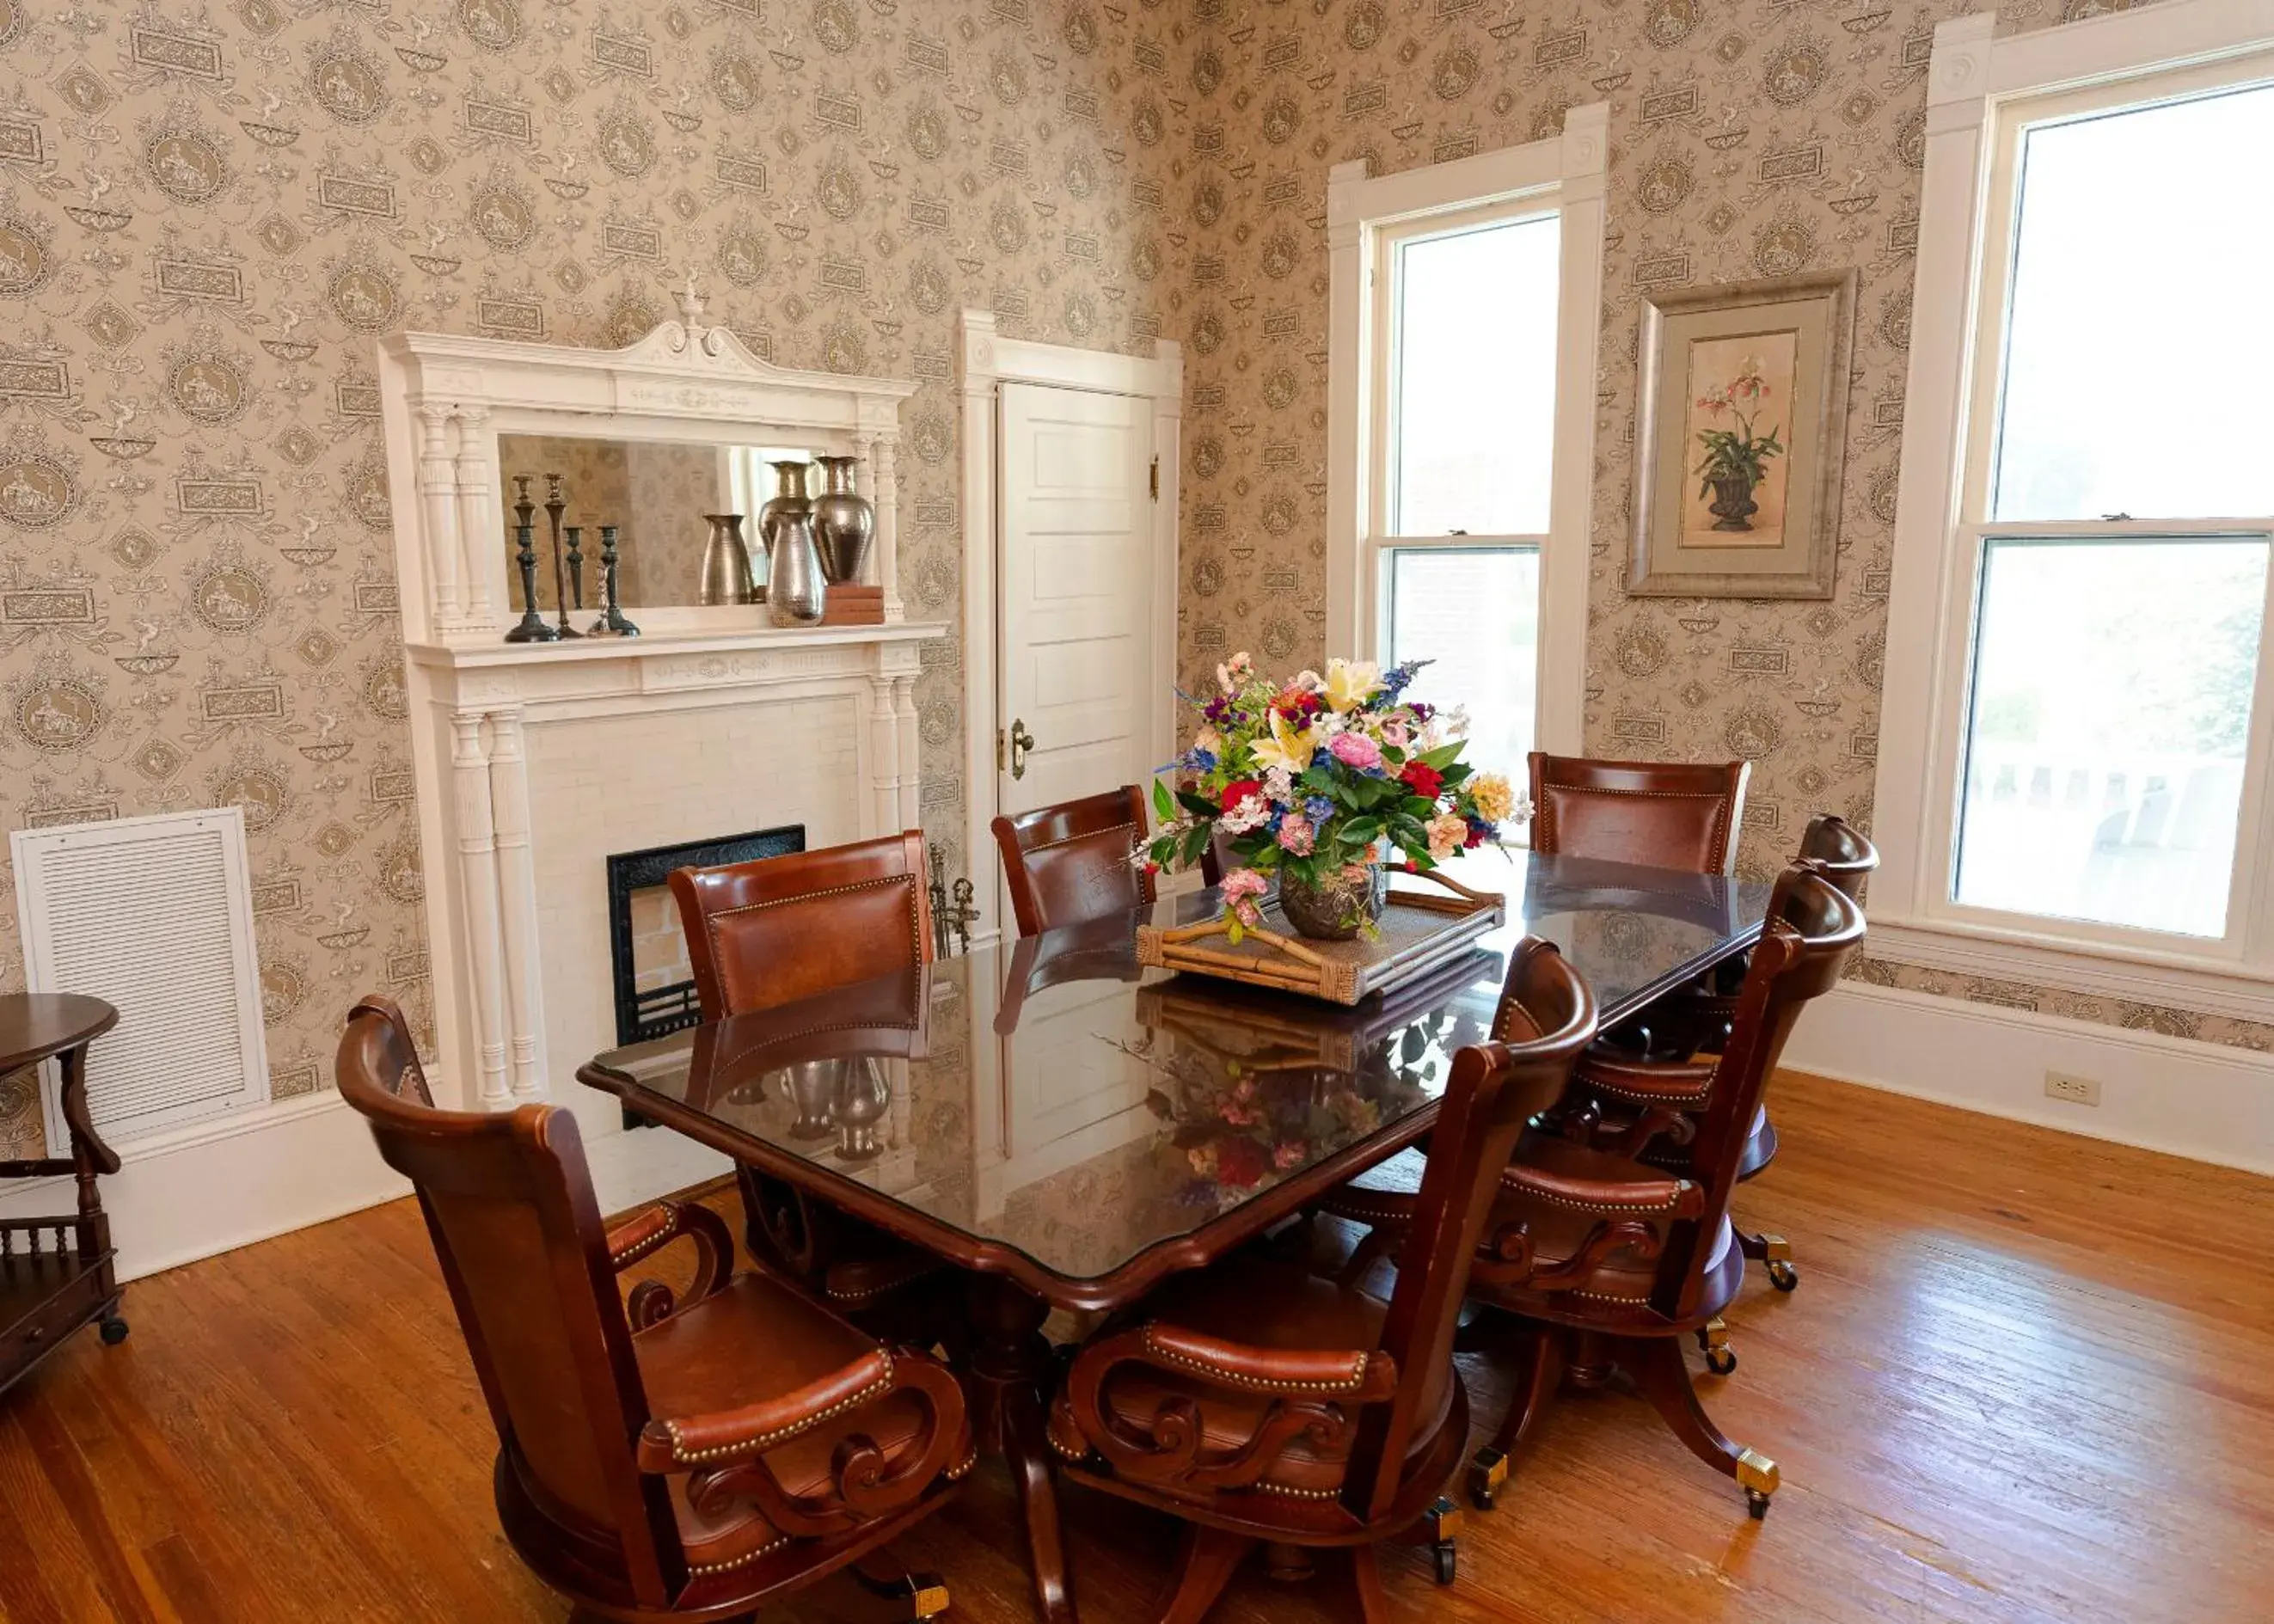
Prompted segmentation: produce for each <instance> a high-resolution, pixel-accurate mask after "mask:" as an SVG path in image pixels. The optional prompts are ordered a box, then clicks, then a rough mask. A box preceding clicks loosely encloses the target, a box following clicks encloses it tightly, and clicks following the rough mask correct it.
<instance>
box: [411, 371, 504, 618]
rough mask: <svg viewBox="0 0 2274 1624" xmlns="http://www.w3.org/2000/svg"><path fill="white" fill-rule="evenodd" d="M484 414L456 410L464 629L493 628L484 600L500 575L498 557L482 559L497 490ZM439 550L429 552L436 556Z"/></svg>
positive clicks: (491, 608) (492, 530)
mask: <svg viewBox="0 0 2274 1624" xmlns="http://www.w3.org/2000/svg"><path fill="white" fill-rule="evenodd" d="M489 420H490V414H489V412H488V410H486V408H483V407H479V406H467V407H462V408H460V409H459V411H458V526H457V536H456V544H455V545H456V546H457V548H458V556H459V559H460V563H461V568H460V569H459V572H458V578H459V579H460V580H461V581H463V582H464V583H466V588H465V593H464V603H465V618H464V620H463V621H462V622H461V623H460V624H461V626H462V628H463V629H464V630H467V631H494V630H496V629H498V627H499V621H498V616H497V605H496V604H495V603H494V602H493V600H492V598H491V596H490V577H491V575H501V574H502V572H503V568H504V564H503V560H502V559H501V558H499V559H492V558H486V557H484V556H483V553H484V550H485V548H486V545H487V543H488V542H489V540H490V539H491V538H494V537H495V536H496V535H497V533H498V516H497V491H496V488H495V487H494V486H493V485H491V483H490V447H489V435H488V432H487V431H488V428H489ZM439 552H440V548H439V546H438V547H437V549H436V553H439ZM436 553H429V554H428V556H429V557H430V558H431V557H433V556H436Z"/></svg>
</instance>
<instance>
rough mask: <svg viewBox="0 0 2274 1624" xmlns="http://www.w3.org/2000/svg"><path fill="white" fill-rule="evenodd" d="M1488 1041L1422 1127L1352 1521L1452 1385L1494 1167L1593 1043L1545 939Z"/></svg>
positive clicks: (1535, 941) (1589, 1019) (1458, 1069)
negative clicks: (1391, 1380)
mask: <svg viewBox="0 0 2274 1624" xmlns="http://www.w3.org/2000/svg"><path fill="white" fill-rule="evenodd" d="M1493 1034H1494V1041H1491V1042H1489V1043H1480V1044H1472V1045H1471V1046H1469V1047H1468V1048H1465V1049H1462V1050H1461V1051H1460V1052H1459V1053H1458V1054H1457V1055H1456V1056H1454V1057H1453V1068H1452V1076H1451V1078H1450V1080H1449V1082H1448V1083H1447V1084H1446V1087H1445V1097H1444V1100H1443V1101H1442V1103H1441V1104H1440V1105H1439V1106H1438V1108H1437V1121H1436V1124H1435V1125H1434V1128H1432V1130H1431V1132H1430V1139H1429V1158H1428V1162H1427V1169H1426V1170H1425V1171H1424V1172H1423V1174H1422V1177H1421V1190H1420V1193H1419V1196H1418V1197H1417V1198H1416V1200H1415V1207H1414V1214H1413V1226H1412V1229H1410V1230H1409V1231H1408V1232H1407V1234H1406V1237H1405V1240H1404V1249H1403V1251H1401V1252H1400V1253H1399V1254H1398V1259H1397V1286H1396V1288H1395V1289H1394V1290H1393V1291H1392V1293H1391V1295H1390V1300H1389V1313H1388V1315H1387V1316H1386V1318H1385V1319H1384V1320H1383V1323H1382V1348H1383V1350H1384V1351H1386V1352H1387V1353H1389V1356H1390V1357H1392V1358H1394V1359H1396V1360H1397V1372H1398V1384H1397V1395H1396V1396H1395V1397H1393V1398H1392V1399H1391V1401H1390V1402H1389V1404H1387V1405H1382V1406H1375V1407H1374V1408H1373V1409H1372V1410H1370V1411H1369V1412H1368V1418H1367V1425H1366V1427H1365V1429H1364V1430H1362V1431H1361V1432H1360V1433H1359V1440H1358V1445H1357V1447H1356V1450H1355V1451H1354V1453H1353V1455H1352V1464H1351V1470H1350V1471H1349V1473H1348V1475H1347V1477H1346V1478H1345V1487H1344V1500H1345V1503H1346V1504H1347V1505H1348V1506H1349V1508H1350V1509H1351V1510H1352V1512H1353V1513H1354V1514H1356V1515H1361V1516H1373V1515H1379V1514H1380V1513H1381V1512H1382V1510H1383V1509H1384V1508H1386V1507H1388V1506H1389V1502H1390V1501H1391V1500H1393V1499H1395V1498H1396V1496H1397V1491H1398V1489H1399V1487H1400V1481H1399V1480H1400V1477H1401V1476H1402V1473H1403V1470H1404V1464H1405V1460H1406V1455H1407V1451H1408V1449H1409V1447H1411V1446H1412V1442H1413V1440H1414V1436H1415V1434H1416V1432H1418V1431H1419V1428H1421V1427H1423V1426H1425V1425H1428V1423H1429V1421H1430V1418H1431V1417H1434V1416H1435V1414H1436V1413H1437V1407H1438V1404H1439V1403H1440V1402H1441V1401H1442V1396H1443V1394H1444V1390H1445V1386H1446V1384H1447V1383H1448V1382H1449V1381H1451V1380H1453V1334H1454V1331H1455V1328H1456V1327H1457V1324H1458V1322H1459V1319H1460V1314H1461V1303H1462V1300H1463V1298H1464V1297H1465V1296H1466V1294H1467V1291H1468V1284H1469V1270H1470V1267H1471V1265H1472V1262H1473V1261H1474V1259H1475V1256H1476V1249H1477V1245H1478V1243H1479V1241H1480V1239H1481V1238H1482V1237H1483V1234H1484V1229H1485V1224H1486V1222H1487V1219H1488V1218H1489V1216H1490V1214H1491V1212H1492V1207H1493V1203H1494V1200H1495V1197H1496V1196H1497V1193H1498V1192H1499V1189H1500V1176H1501V1171H1502V1169H1504V1168H1506V1167H1507V1166H1508V1163H1509V1158H1510V1156H1511V1155H1512V1154H1514V1153H1515V1150H1516V1142H1517V1138H1518V1137H1519V1136H1520V1135H1521V1134H1522V1133H1523V1132H1524V1128H1525V1124H1526V1123H1527V1122H1529V1121H1530V1120H1531V1119H1532V1116H1535V1115H1536V1114H1538V1113H1539V1112H1540V1111H1542V1110H1545V1109H1547V1107H1548V1106H1550V1105H1553V1104H1554V1103H1555V1101H1556V1100H1557V1099H1558V1098H1559V1097H1560V1096H1561V1095H1562V1093H1563V1088H1564V1085H1565V1084H1566V1083H1567V1082H1568V1081H1569V1080H1570V1075H1571V1066H1572V1063H1573V1062H1574V1061H1575V1060H1577V1058H1578V1056H1579V1051H1580V1050H1582V1049H1585V1048H1586V1046H1587V1045H1588V1044H1589V1043H1591V1042H1593V1041H1594V1037H1595V996H1594V994H1593V992H1592V991H1590V990H1589V989H1588V987H1587V984H1586V982H1585V981H1582V980H1581V979H1580V977H1579V974H1578V972H1577V971H1576V970H1574V969H1573V968H1572V967H1571V966H1570V964H1569V963H1568V962H1567V961H1566V960H1565V959H1564V958H1563V956H1562V954H1561V953H1560V952H1558V951H1556V950H1555V946H1554V944H1551V943H1547V942H1544V941H1541V940H1540V939H1539V938H1537V937H1526V938H1525V940H1524V941H1523V942H1522V943H1521V944H1518V946H1517V949H1516V951H1515V954H1514V956H1513V957H1512V959H1510V965H1509V971H1508V975H1507V978H1506V981H1505V982H1504V983H1503V986H1502V994H1501V1002H1500V1009H1499V1011H1498V1013H1497V1015H1496V1017H1495V1021H1494V1027H1493Z"/></svg>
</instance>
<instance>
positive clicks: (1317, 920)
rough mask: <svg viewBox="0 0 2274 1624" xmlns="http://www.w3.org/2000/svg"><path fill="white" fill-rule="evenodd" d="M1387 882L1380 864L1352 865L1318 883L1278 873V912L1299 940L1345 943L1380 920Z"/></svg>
mask: <svg viewBox="0 0 2274 1624" xmlns="http://www.w3.org/2000/svg"><path fill="white" fill-rule="evenodd" d="M1388 898H1389V877H1388V876H1386V875H1385V874H1384V873H1383V872H1382V866H1381V865H1380V864H1379V863H1364V864H1358V863H1353V864H1352V866H1351V867H1349V868H1344V870H1343V871H1342V872H1341V873H1339V874H1337V875H1332V876H1328V877H1327V878H1325V879H1321V880H1319V881H1315V882H1314V881H1309V880H1306V879H1304V878H1302V877H1301V876H1299V875H1298V874H1297V873H1296V872H1295V871H1294V870H1293V869H1291V868H1283V869H1281V870H1280V872H1279V912H1280V914H1282V915H1283V916H1284V918H1285V919H1286V921H1287V922H1288V923H1289V924H1290V925H1292V926H1293V927H1294V928H1295V932H1296V934H1297V935H1298V936H1308V937H1310V938H1311V939H1312V940H1313V941H1314V942H1348V941H1350V940H1352V938H1353V937H1355V936H1358V935H1359V932H1361V931H1364V930H1368V929H1372V928H1373V926H1374V921H1376V920H1378V919H1380V918H1381V917H1382V906H1383V904H1384V903H1385V902H1386V901H1387V900H1388Z"/></svg>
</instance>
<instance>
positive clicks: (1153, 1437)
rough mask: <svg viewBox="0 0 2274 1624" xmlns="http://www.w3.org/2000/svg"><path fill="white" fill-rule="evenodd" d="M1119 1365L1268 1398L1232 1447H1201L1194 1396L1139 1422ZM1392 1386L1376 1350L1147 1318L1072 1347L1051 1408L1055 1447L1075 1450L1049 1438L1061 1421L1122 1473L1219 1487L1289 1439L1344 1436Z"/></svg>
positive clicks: (1335, 1440) (1391, 1374) (1314, 1443)
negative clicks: (1115, 1384)
mask: <svg viewBox="0 0 2274 1624" xmlns="http://www.w3.org/2000/svg"><path fill="white" fill-rule="evenodd" d="M1128 1365H1138V1366H1142V1367H1146V1368H1149V1369H1151V1370H1153V1371H1156V1372H1161V1373H1162V1374H1163V1375H1165V1376H1167V1377H1169V1378H1171V1379H1172V1380H1178V1379H1180V1380H1181V1381H1183V1382H1198V1383H1200V1384H1201V1385H1202V1386H1204V1387H1216V1388H1221V1389H1223V1390H1224V1391H1225V1392H1227V1393H1232V1394H1238V1395H1241V1396H1243V1397H1246V1398H1250V1399H1253V1398H1257V1397H1261V1398H1263V1399H1265V1400H1267V1401H1268V1402H1266V1403H1265V1404H1264V1405H1263V1407H1262V1410H1261V1412H1260V1414H1259V1415H1258V1416H1257V1418H1256V1422H1255V1428H1254V1432H1253V1433H1251V1434H1250V1435H1249V1436H1248V1437H1247V1438H1246V1439H1244V1440H1241V1441H1240V1442H1239V1443H1238V1444H1236V1445H1234V1446H1232V1447H1230V1448H1225V1447H1222V1446H1221V1445H1213V1446H1210V1445H1208V1440H1207V1439H1206V1437H1205V1432H1206V1428H1205V1427H1204V1425H1202V1419H1201V1402H1202V1401H1198V1400H1195V1399H1193V1397H1191V1396H1189V1395H1183V1394H1178V1395H1172V1396H1171V1397H1169V1398H1167V1399H1164V1400H1163V1401H1162V1402H1160V1403H1159V1404H1158V1405H1157V1406H1156V1408H1155V1409H1154V1410H1153V1411H1152V1413H1151V1416H1150V1417H1149V1419H1148V1420H1145V1421H1142V1422H1141V1421H1140V1420H1139V1419H1138V1418H1137V1417H1134V1416H1133V1415H1127V1414H1123V1413H1121V1412H1120V1410H1118V1407H1117V1405H1116V1404H1115V1403H1114V1402H1113V1401H1112V1400H1111V1397H1110V1395H1108V1394H1107V1392H1106V1387H1107V1384H1108V1381H1109V1380H1110V1379H1111V1377H1112V1376H1113V1374H1114V1372H1116V1371H1118V1370H1120V1369H1121V1368H1123V1367H1125V1366H1128ZM1396 1392H1397V1361H1396V1360H1394V1359H1392V1358H1391V1357H1389V1355H1388V1354H1386V1353H1383V1352H1382V1351H1381V1350H1378V1349H1375V1350H1359V1349H1350V1350H1342V1349H1331V1350H1317V1349H1284V1348H1260V1347H1256V1346H1254V1345H1253V1344H1250V1343H1246V1342H1231V1341H1228V1340H1226V1339H1224V1338H1220V1337H1215V1336H1209V1335H1204V1334H1202V1333H1201V1332H1198V1331H1193V1330H1188V1329H1186V1328H1185V1327H1179V1326H1171V1325H1161V1324H1157V1323H1156V1324H1152V1325H1147V1326H1142V1327H1138V1328H1136V1329H1133V1330H1127V1331H1119V1332H1115V1333H1113V1334H1111V1335H1105V1336H1101V1337H1099V1338H1098V1339H1097V1340H1096V1341H1095V1342H1090V1343H1088V1345H1086V1346H1085V1347H1084V1348H1083V1349H1082V1350H1081V1353H1080V1354H1079V1355H1078V1356H1077V1357H1075V1359H1074V1362H1073V1368H1072V1369H1070V1370H1069V1371H1067V1372H1066V1380H1065V1388H1064V1390H1063V1391H1062V1392H1061V1393H1060V1394H1059V1395H1058V1402H1057V1405H1056V1407H1055V1408H1056V1410H1057V1411H1058V1419H1055V1420H1054V1421H1053V1423H1052V1426H1053V1447H1057V1448H1058V1450H1059V1452H1060V1453H1061V1454H1063V1455H1069V1456H1071V1455H1074V1454H1075V1453H1076V1451H1074V1450H1072V1449H1069V1448H1067V1447H1065V1445H1064V1444H1061V1443H1058V1441H1057V1440H1056V1432H1058V1429H1059V1427H1060V1424H1061V1422H1063V1424H1064V1425H1066V1426H1068V1427H1070V1428H1071V1429H1072V1430H1073V1432H1078V1433H1079V1434H1080V1435H1081V1439H1082V1440H1083V1442H1084V1443H1085V1444H1086V1445H1087V1446H1088V1448H1090V1449H1092V1450H1095V1451H1096V1453H1097V1454H1098V1455H1103V1457H1104V1458H1105V1460H1106V1461H1107V1462H1109V1463H1110V1464H1111V1466H1112V1467H1113V1469H1114V1470H1115V1472H1116V1473H1118V1475H1120V1476H1122V1477H1127V1478H1130V1479H1132V1480H1133V1481H1136V1482H1141V1483H1153V1484H1159V1485H1165V1486H1171V1487H1173V1488H1175V1489H1177V1490H1178V1491H1179V1492H1185V1493H1193V1492H1201V1493H1210V1494H1214V1493H1222V1492H1231V1491H1236V1490H1243V1489H1249V1488H1253V1487H1254V1485H1256V1484H1257V1483H1259V1482H1260V1481H1261V1480H1262V1479H1263V1478H1264V1477H1266V1475H1267V1474H1268V1473H1269V1471H1270V1470H1271V1468H1272V1466H1273V1465H1274V1464H1275V1463H1276V1462H1277V1461H1278V1459H1279V1456H1280V1455H1281V1454H1282V1453H1283V1452H1284V1450H1285V1449H1286V1447H1288V1446H1289V1445H1290V1444H1291V1443H1293V1442H1294V1441H1295V1440H1297V1439H1298V1438H1301V1439H1305V1440H1308V1442H1309V1443H1310V1445H1311V1447H1314V1448H1319V1449H1323V1448H1329V1447H1334V1446H1335V1445H1337V1444H1346V1443H1347V1442H1348V1441H1349V1440H1350V1439H1351V1438H1352V1436H1353V1435H1354V1429H1355V1427H1356V1425H1357V1412H1358V1411H1359V1410H1361V1409H1363V1408H1364V1407H1365V1406H1366V1405H1367V1404H1373V1403H1381V1402H1386V1401H1387V1400H1389V1398H1390V1397H1391V1396H1392V1395H1395V1394H1396ZM1204 1446H1206V1447H1204Z"/></svg>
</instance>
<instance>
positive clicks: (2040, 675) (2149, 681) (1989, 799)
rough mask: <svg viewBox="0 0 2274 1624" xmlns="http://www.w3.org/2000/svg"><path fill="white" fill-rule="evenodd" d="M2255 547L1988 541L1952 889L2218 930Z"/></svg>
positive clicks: (2261, 586)
mask: <svg viewBox="0 0 2274 1624" xmlns="http://www.w3.org/2000/svg"><path fill="white" fill-rule="evenodd" d="M2266 553H2267V546H2266V543H2265V541H2264V540H2263V538H2248V539H2236V540H2230V539H2206V540H2196V539H2171V540H2161V539H2158V540H2146V541H2121V542H2117V541H2091V540H2079V541H2007V540H1995V541H1991V542H1988V543H1986V544H1984V556H1983V561H1982V584H1981V597H1980V605H1979V609H1978V612H1977V620H1976V631H1975V648H1974V673H1973V683H1972V688H1971V697H1970V714H1969V721H1968V727H1967V746H1966V760H1965V768H1964V774H1963V778H1962V786H1961V801H1960V808H1961V826H1960V838H1959V849H1958V860H1957V876H1956V886H1955V891H1954V894H1955V896H1956V898H1957V900H1959V901H1960V902H1962V903H1965V904H1969V905H1971V906H1979V907H1988V908H2000V909H2006V910H2009V911H2012V912H2015V913H2022V914H2046V915H2052V916H2054V917H2058V918H2065V919H2076V920H2091V921H2099V922H2101V923H2104V924H2111V925H2128V926H2135V927H2139V928H2141V929H2150V930H2165V931H2177V932H2182V933H2185V934H2187V935H2190V936H2222V935H2224V934H2225V929H2226V904H2227V893H2228V889H2229V885H2228V881H2229V876H2230V875H2231V874H2232V872H2233V867H2234V850H2235V833H2236V826H2237V822H2238V816H2239V813H2240V806H2241V801H2242V781H2243V769H2244V762H2245V756H2246V752H2247V750H2248V741H2249V735H2250V711H2251V695H2252V692H2253V688H2254V683H2255V673H2256V670H2257V663H2258V638H2259V632H2260V625H2259V622H2260V619H2261V615H2262V605H2263V603H2264V601H2265V590H2266Z"/></svg>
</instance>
